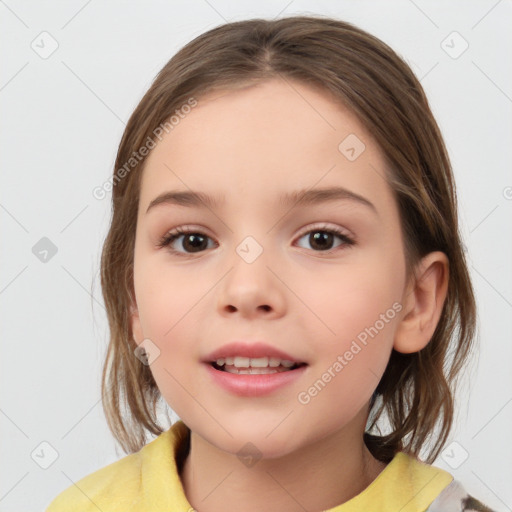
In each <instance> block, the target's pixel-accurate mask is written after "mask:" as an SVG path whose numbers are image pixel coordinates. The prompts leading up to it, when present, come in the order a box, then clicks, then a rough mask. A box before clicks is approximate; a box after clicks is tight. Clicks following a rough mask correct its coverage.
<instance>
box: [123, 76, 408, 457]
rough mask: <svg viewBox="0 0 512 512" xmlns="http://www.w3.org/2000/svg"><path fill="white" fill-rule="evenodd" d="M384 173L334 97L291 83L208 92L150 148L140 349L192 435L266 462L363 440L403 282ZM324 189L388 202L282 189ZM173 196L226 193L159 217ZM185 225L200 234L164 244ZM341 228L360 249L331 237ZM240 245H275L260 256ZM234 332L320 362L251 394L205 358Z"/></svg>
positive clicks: (142, 226) (142, 231)
mask: <svg viewBox="0 0 512 512" xmlns="http://www.w3.org/2000/svg"><path fill="white" fill-rule="evenodd" d="M292 85H293V87H292ZM350 134H355V136H357V138H358V139H360V141H362V142H363V143H364V145H365V149H364V151H363V152H362V153H360V154H359V156H358V153H359V152H360V151H361V146H358V145H354V140H356V139H355V138H354V136H351V138H349V139H347V141H345V143H344V145H342V149H343V148H344V149H345V150H347V148H350V147H354V148H355V149H354V152H353V154H352V152H351V151H350V150H347V151H346V152H345V153H342V151H340V149H339V145H340V143H341V142H342V141H343V140H344V139H345V138H346V137H347V136H349V135H350ZM359 144H360V143H359ZM346 155H348V156H349V157H350V159H349V158H347V156H346ZM354 156H355V157H357V158H355V159H354ZM351 160H352V161H351ZM384 175H385V170H384V161H383V158H382V155H381V153H380V151H379V149H378V147H377V146H376V144H375V143H374V141H373V140H372V139H371V138H370V137H369V135H368V134H367V133H366V131H365V130H364V129H363V127H362V125H361V124H360V123H359V122H358V120H357V118H355V117H354V116H353V115H352V114H351V113H350V112H349V111H348V110H346V109H344V108H342V107H340V106H339V105H337V104H335V103H332V102H331V101H330V100H329V99H328V97H326V96H325V95H324V94H323V93H321V92H318V91H316V90H313V89H310V88H308V87H306V86H304V85H301V84H299V83H296V82H290V83H289V84H288V83H286V82H284V81H280V80H275V81H270V82H266V83H264V84H263V85H259V86H257V87H254V88H248V89H244V90H240V91H235V92H221V93H220V92H217V93H214V94H211V95H209V96H208V97H206V98H198V105H197V106H196V107H194V108H193V109H192V110H191V112H190V113H189V114H188V115H186V116H184V118H183V119H180V121H179V124H177V125H176V126H175V128H174V129H173V130H172V131H171V132H170V133H169V134H167V135H165V136H164V138H163V140H162V141H161V142H159V143H158V145H157V146H156V148H155V149H153V150H152V151H151V154H150V155H149V157H148V160H147V162H146V168H145V170H144V175H143V180H142V189H141V194H140V203H139V212H138V223H137V236H136V244H135V269H134V271H135V283H134V284H135V293H136V300H137V307H138V313H136V314H135V315H134V316H133V324H132V326H133V332H134V337H135V339H136V341H137V343H140V342H141V341H142V340H143V339H144V338H148V339H150V340H151V342H152V344H154V345H151V344H150V345H148V351H149V353H150V359H151V358H152V357H153V355H154V354H152V348H151V347H152V346H153V347H154V346H156V347H158V350H159V351H160V354H159V356H158V357H157V358H156V359H155V360H154V362H153V363H152V364H151V371H152V373H153V375H154V378H155V380H156V382H157V384H158V387H159V389H160V391H161V393H162V395H163V396H164V398H165V400H166V401H167V402H168V404H169V405H170V407H171V408H172V409H173V410H174V411H175V412H176V413H177V414H178V415H179V416H180V417H181V418H182V419H183V421H184V422H185V423H186V424H187V425H188V426H189V427H190V428H191V429H192V431H193V432H195V433H197V434H199V435H200V436H201V437H203V438H204V439H207V440H208V441H209V442H210V443H212V444H214V445H215V446H217V447H219V448H222V449H223V450H226V451H230V452H232V453H236V452H237V451H238V450H239V449H240V448H241V446H243V445H244V444H245V443H246V442H248V441H250V442H252V443H253V444H254V445H255V446H256V447H257V449H258V450H260V452H262V454H263V456H267V457H276V456H279V455H284V454H286V453H290V452H292V451H293V450H297V449H299V448H301V447H303V446H306V445H309V444H311V443H313V442H314V441H316V440H319V439H321V438H324V437H326V436H328V435H333V434H341V432H343V433H344V435H352V436H356V435H357V436H358V437H359V436H361V435H362V432H363V430H364V428H365V424H366V417H367V405H368V401H369V400H370V397H371V395H372V393H373V391H374V390H375V388H376V386H377V384H378V382H379V380H380V378H381V376H382V374H383V373H384V370H385V368H386V364H387V362H388V359H389V356H390V353H391V349H392V347H393V338H394V332H395V330H396V328H397V325H398V322H399V320H400V318H401V315H400V313H399V312H398V311H399V310H400V305H401V304H402V301H403V300H404V298H405V292H406V290H405V285H406V283H405V260H404V253H403V240H402V237H401V231H400V223H399V213H398V209H397V205H396V203H395V201H394V199H393V197H392V192H391V190H390V188H389V186H388V185H387V183H386V181H385V180H384ZM327 187H344V188H346V189H348V190H350V191H352V192H354V193H356V194H358V195H360V196H363V197H364V198H366V199H367V200H368V201H369V202H371V203H372V204H373V206H374V208H375V209H373V208H371V207H369V206H368V205H365V204H363V203H362V202H358V201H356V200H353V199H340V198H338V199H336V200H331V201H326V202H319V203H316V204H309V205H303V206H299V205H297V206H294V203H293V202H292V203H289V204H282V203H280V196H281V195H283V194H288V193H291V192H293V191H297V190H301V189H307V190H315V189H320V188H327ZM169 191H186V192H189V191H198V192H201V193H203V194H208V195H210V196H212V197H214V198H217V199H219V201H222V200H224V202H221V203H220V204H219V205H218V206H217V207H215V208H214V207H213V206H209V207H205V206H201V205H200V206H195V205H194V206H187V205H177V204H170V203H169V204H166V203H161V204H159V205H157V206H154V207H153V208H151V209H150V210H149V211H147V210H148V206H149V205H150V203H151V202H152V201H153V200H154V199H155V198H156V197H158V196H159V195H160V194H163V193H164V192H169ZM178 227H180V228H182V229H184V230H190V231H192V232H195V233H198V232H199V233H200V234H202V238H201V237H200V238H199V240H198V239H197V238H196V239H195V243H194V241H192V243H191V242H190V238H186V237H185V236H181V237H179V238H178V239H176V240H175V241H174V242H172V244H171V246H170V247H163V248H159V247H158V243H159V241H160V239H161V238H162V237H164V235H166V234H167V233H168V232H169V231H171V230H174V229H175V228H178ZM331 229H338V230H340V231H341V232H342V233H343V234H344V235H346V236H347V237H348V238H351V239H353V240H355V244H354V245H349V244H348V243H347V242H346V241H344V239H340V238H338V235H330V236H329V234H328V233H325V231H328V230H331ZM311 231H313V232H311ZM317 232H319V233H318V235H320V237H318V235H317V238H316V240H317V241H316V242H315V238H314V234H315V233H317ZM322 234H324V235H323V237H322ZM247 237H251V238H250V239H249V240H250V241H249V242H248V244H249V245H247V246H246V245H245V242H247V240H245V239H246V238H247ZM318 238H319V239H318ZM244 240H245V242H244ZM240 244H242V245H240ZM324 247H325V249H326V250H327V251H328V252H329V253H330V254H326V253H325V251H322V248H324ZM171 248H174V249H175V250H176V251H179V252H180V253H181V254H173V253H171V252H170V249H171ZM197 248H198V249H197ZM237 248H238V251H239V252H238V251H237ZM240 249H245V250H248V251H250V253H249V254H250V255H251V256H254V255H257V251H258V250H261V251H262V252H261V254H259V256H257V257H256V259H255V260H254V261H252V262H250V261H249V260H248V258H245V253H244V252H243V251H241V250H240ZM194 251H196V252H194ZM393 305H394V306H393ZM365 329H367V330H366V331H365ZM235 340H242V341H247V342H248V343H251V342H254V341H263V342H265V343H267V344H269V345H271V346H273V347H276V348H278V349H280V350H283V351H285V352H287V353H289V354H291V355H292V356H294V357H295V358H296V359H297V360H299V361H302V362H306V363H307V364H308V366H307V367H306V369H305V371H303V372H301V373H300V376H298V377H297V378H295V379H294V380H292V381H291V382H290V383H288V384H287V385H285V386H284V387H281V388H280V389H278V390H276V391H274V392H271V393H268V394H264V395H261V396H255V397H247V396H238V395H236V394H234V393H232V392H230V391H227V390H225V389H224V388H222V387H220V386H219V385H218V384H216V383H215V381H214V380H212V378H211V375H210V370H209V368H208V364H207V363H205V362H203V361H204V359H205V357H206V356H207V355H208V354H210V353H211V352H212V351H213V350H215V349H218V348H219V347H222V346H223V345H225V344H227V343H230V342H232V341H235ZM363 340H365V343H364V342H363ZM353 342H356V343H357V344H354V343H353ZM358 347H359V349H358ZM350 354H352V356H350ZM338 356H340V358H341V359H340V358H339V357H338ZM336 363H338V364H337V365H336ZM319 381H320V384H319ZM315 383H316V386H317V387H316V393H315V389H313V390H311V388H312V387H314V386H315Z"/></svg>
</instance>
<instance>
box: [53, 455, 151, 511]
mask: <svg viewBox="0 0 512 512" xmlns="http://www.w3.org/2000/svg"><path fill="white" fill-rule="evenodd" d="M141 469H142V456H141V453H140V452H137V453H134V454H131V455H127V456H126V457H124V458H122V459H120V460H118V461H116V462H114V463H112V464H109V465H108V466H105V467H103V468H101V469H99V470H97V471H95V472H94V473H91V474H89V475H87V476H85V477H83V478H82V479H81V480H78V481H77V482H74V483H73V484H71V485H70V486H69V487H68V488H66V489H65V490H64V491H62V492H61V493H60V494H59V495H58V496H57V497H56V498H55V499H54V500H53V501H52V502H51V503H50V505H49V507H48V508H47V509H46V512H64V511H66V512H73V511H75V510H76V511H78V510H80V511H83V512H89V511H91V512H92V511H95V512H97V511H98V510H113V509H112V508H111V501H112V500H113V499H115V500H116V501H117V500H120V499H121V500H123V502H124V503H125V504H127V503H126V500H128V501H130V502H132V503H133V500H134V499H135V500H136V496H137V495H138V494H139V491H140V482H141ZM119 505H121V503H119ZM115 510H122V508H119V509H115Z"/></svg>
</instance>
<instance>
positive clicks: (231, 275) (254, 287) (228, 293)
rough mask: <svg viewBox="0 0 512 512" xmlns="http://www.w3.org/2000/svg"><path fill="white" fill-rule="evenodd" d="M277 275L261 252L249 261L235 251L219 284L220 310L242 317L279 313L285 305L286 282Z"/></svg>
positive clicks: (275, 315)
mask: <svg viewBox="0 0 512 512" xmlns="http://www.w3.org/2000/svg"><path fill="white" fill-rule="evenodd" d="M276 275H277V272H276V270H275V269H273V268H272V269H271V268H269V266H268V261H267V259H266V258H264V257H263V255H262V256H260V257H259V258H258V259H257V260H256V261H253V262H252V263H247V262H246V261H244V260H243V259H242V258H240V257H238V255H237V256H236V258H235V259H234V260H233V266H232V268H231V270H230V271H229V272H228V274H227V275H226V276H225V278H224V279H223V280H222V281H221V283H220V284H219V287H220V288H219V290H220V291H219V296H218V309H219V313H220V314H221V315H224V316H226V315H233V314H238V315H239V316H241V317H244V318H257V317H262V318H269V319H270V318H279V317H281V316H282V315H284V314H285V309H286V295H285V289H286V286H285V285H284V284H283V282H282V281H281V280H280V279H278V277H276Z"/></svg>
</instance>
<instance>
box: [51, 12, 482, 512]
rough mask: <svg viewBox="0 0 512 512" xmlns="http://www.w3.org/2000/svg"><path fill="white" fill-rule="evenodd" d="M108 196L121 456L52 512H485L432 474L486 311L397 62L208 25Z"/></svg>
mask: <svg viewBox="0 0 512 512" xmlns="http://www.w3.org/2000/svg"><path fill="white" fill-rule="evenodd" d="M111 185H112V191H113V217H112V222H111V226H110V231H109V233H108V236H107V239H106V241H105V244H104V248H103V253H102V262H101V278H102V288H103V294H104V299H105V304H106V308H107V313H108V319H109V324H110V330H111V340H110V344H109V348H108V353H107V359H106V362H105V366H104V371H103V381H102V384H103V386H102V388H103V404H104V409H105V412H106V416H107V420H108V423H109V426H110V429H111V430H112V432H113V434H114V436H115V438H116V439H117V440H118V442H119V443H120V444H121V446H122V447H123V449H124V451H125V452H126V453H127V454H129V455H127V456H126V457H124V458H122V459H121V460H119V461H117V462H115V463H113V464H110V465H109V466H107V467H105V468H103V469H100V470H99V471H97V472H95V473H93V474H91V475H88V476H87V477H85V478H83V479H82V480H80V481H79V482H77V483H76V484H74V485H72V486H71V487H70V488H69V489H67V490H65V491H64V492H62V493H61V494H60V495H59V496H58V497H57V498H56V499H55V500H54V501H53V502H52V504H51V505H50V507H49V508H48V511H49V512H59V511H71V510H80V511H88V510H91V511H92V510H104V511H105V512H106V511H109V512H113V511H124V512H126V511H152V512H156V511H164V510H165V511H192V510H198V511H200V512H210V511H218V510H243V511H247V512H251V511H259V510H266V511H268V512H272V511H277V510H279V511H284V510H286V511H304V510H308V511H320V510H330V511H336V512H351V511H370V510H372V511H375V510H382V511H394V512H396V511H398V510H400V511H402V512H406V511H407V512H409V511H410V512H413V511H414V512H423V511H425V510H428V511H430V512H434V511H436V512H437V511H443V512H448V511H452V510H453V511H455V510H457V511H458V510H490V509H489V508H488V507H486V506H484V505H483V504H482V503H480V502H479V501H478V500H476V499H474V498H473V497H471V496H468V495H467V493H466V492H465V490H464V488H463V487H462V486H461V484H460V483H459V482H457V481H456V480H454V478H453V476H452V475H451V474H450V473H448V472H447V471H444V470H442V469H439V468H436V467H434V466H431V465H430V464H432V462H433V461H434V460H435V458H436V457H437V456H438V455H439V453H440V451H441V450H442V449H443V447H444V446H445V443H446V441H447V439H448V436H449V433H450V430H451V426H452V420H453V414H454V393H455V384H456V377H457V376H458V375H459V373H460V371H461V369H462V368H463V367H464V365H465V363H466V361H467V360H468V357H469V356H470V353H471V350H472V348H473V343H474V337H475V336H474V335H475V323H476V314H475V300H474V295H473V290H472V286H471V283H470V279H469V274H468V270H467V265H466V261H465V257H464V253H463V250H462V248H461V247H462V243H461V239H460V234H459V230H458V221H457V205H456V195H455V186H454V182H453V176H452V171H451V168H450V162H449V159H448V155H447V151H446V148H445V146H444V143H443V140H442V137H441V133H440V131H439V128H438V126H437V124H436V122H435V120H434V118H433V116H432V113H431V110H430V108H429V105H428V102H427V99H426V97H425V94H424V91H423V89H422V87H421V85H420V84H419V82H418V80H417V79H416V77H415V76H414V74H413V73H412V71H411V70H410V68H409V67H408V66H407V65H406V64H405V63H404V62H403V61H402V60H401V59H400V58H399V57H398V56H397V55H396V54H395V53H394V52H393V50H392V49H391V48H389V47H388V46H387V45H386V44H384V43H383V42H382V41H380V40H378V39H376V38H375V37H373V36H371V35H370V34H368V33H366V32H364V31H362V30H360V29H359V28H357V27H355V26H353V25H351V24H349V23H345V22H342V21H339V20H335V19H331V18H325V17H321V16H316V17H315V16H296V17H289V18H283V19H279V20H274V21H267V20H262V19H255V20H246V21H239V22H235V23H229V24H226V25H223V26H220V27H217V28H215V29H213V30H210V31H208V32H206V33H205V34H203V35H201V36H199V37H198V38H196V39H195V40H193V41H192V42H190V43H189V44H188V45H186V46H185V47H184V48H183V49H181V50H180V51H179V52H178V53H177V54H176V55H175V56H174V57H173V58H172V59H171V60H170V61H169V62H168V64H167V65H166V66H165V67H164V68H163V69H162V70H161V72H160V73H159V74H158V76H157V78H156V80H155V81H154V83H153V84H152V86H151V87H150V89H149V91H148V92H147V93H146V95H145V96H144V98H143V99H142V101H141V102H140V104H139V105H138V107H137V108H136V109H135V112H134V113H133V115H132V116H131V118H130V120H129V122H128V125H127V127H126V130H125V133H124V135H123V138H122V141H121V144H120V146H119V150H118V154H117V160H116V166H115V171H114V174H113V181H112V184H111ZM161 398H163V399H164V400H165V402H166V403H167V404H168V405H169V406H170V407H171V409H172V410H173V411H175V412H176V414H178V416H179V418H180V420H179V421H177V422H175V423H174V424H173V425H172V426H171V427H170V428H168V429H167V430H165V429H163V428H162V427H160V426H159V425H158V422H157V405H158V404H159V400H160V399H161ZM381 428H384V429H385V430H387V433H382V430H381ZM147 432H149V433H150V434H153V435H156V436H157V437H156V439H154V440H152V441H151V442H149V443H148V444H146V433H147ZM425 449H426V450H427V451H426V455H425V456H424V457H422V458H423V460H421V459H420V451H422V450H425Z"/></svg>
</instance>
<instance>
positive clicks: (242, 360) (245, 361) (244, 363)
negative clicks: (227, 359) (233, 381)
mask: <svg viewBox="0 0 512 512" xmlns="http://www.w3.org/2000/svg"><path fill="white" fill-rule="evenodd" d="M234 359H235V360H234V362H233V364H234V365H235V366H236V367H237V368H247V367H248V366H249V358H248V357H240V356H235V358H234Z"/></svg>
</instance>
